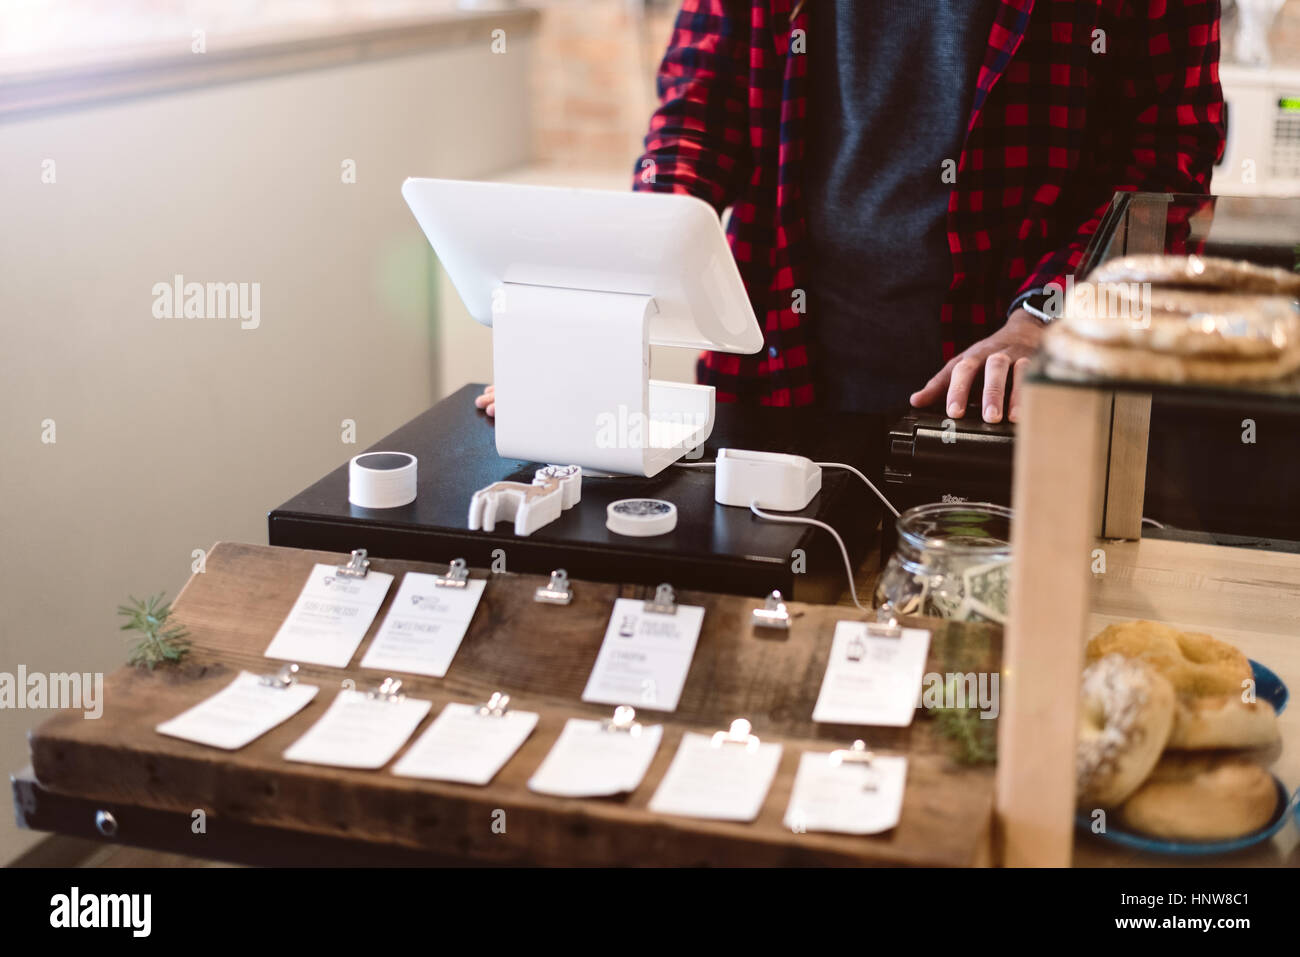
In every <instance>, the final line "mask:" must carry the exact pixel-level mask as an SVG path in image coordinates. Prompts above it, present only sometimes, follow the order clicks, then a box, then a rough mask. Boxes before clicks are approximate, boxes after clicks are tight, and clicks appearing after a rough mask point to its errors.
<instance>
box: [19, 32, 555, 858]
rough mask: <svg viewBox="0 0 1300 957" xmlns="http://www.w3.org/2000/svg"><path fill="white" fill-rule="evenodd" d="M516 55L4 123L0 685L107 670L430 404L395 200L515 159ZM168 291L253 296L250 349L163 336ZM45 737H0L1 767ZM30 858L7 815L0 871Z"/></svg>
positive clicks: (428, 343)
mask: <svg viewBox="0 0 1300 957" xmlns="http://www.w3.org/2000/svg"><path fill="white" fill-rule="evenodd" d="M529 46H530V44H528V43H527V42H525V41H522V40H521V41H518V42H517V43H512V47H511V53H510V55H509V56H493V55H492V54H491V53H490V51H489V50H488V48H487V45H486V43H485V44H484V45H483V47H482V48H481V49H480V48H477V47H475V48H474V49H469V48H465V49H459V48H458V49H450V50H440V51H433V52H430V53H427V54H421V55H418V56H406V57H401V58H396V59H390V60H383V61H377V62H370V63H363V64H358V65H352V66H347V67H339V68H330V69H325V70H318V71H311V72H305V73H299V74H293V75H286V76H280V77H275V78H270V79H260V80H256V81H250V82H247V83H239V84H231V85H226V86H217V87H213V88H208V89H203V90H199V91H192V92H184V93H177V94H169V95H164V96H158V97H150V98H142V99H137V100H133V101H127V102H122V103H117V104H113V105H110V106H103V107H95V108H91V109H81V110H72V111H66V112H60V113H56V114H52V115H48V116H40V117H37V118H30V119H23V120H19V121H10V122H5V123H0V395H2V396H3V404H2V407H0V412H2V414H0V456H2V458H0V671H7V672H10V673H12V672H14V671H16V669H17V666H18V665H19V664H23V665H26V667H27V668H28V669H29V671H69V670H76V671H111V670H112V669H114V668H115V667H117V666H119V665H121V664H122V663H123V662H124V661H125V648H126V645H125V642H124V638H123V635H122V634H121V633H120V632H119V631H118V630H117V629H118V620H117V619H116V617H115V615H114V610H115V608H116V606H117V605H118V604H119V603H120V602H122V601H123V600H124V599H125V598H126V597H127V595H128V594H134V595H137V596H142V595H145V594H146V593H150V592H156V591H160V590H165V591H166V592H167V593H168V594H169V595H172V596H174V595H175V594H176V592H177V591H178V590H179V588H180V587H181V585H182V584H183V583H184V582H185V580H186V578H187V577H188V576H189V574H190V562H191V558H190V553H191V550H192V549H196V548H207V547H208V546H210V545H211V544H212V543H213V542H214V541H216V540H218V539H225V540H238V541H250V542H264V541H265V540H266V517H265V516H266V512H267V510H269V509H270V508H273V507H275V506H276V505H278V504H279V503H280V502H281V501H283V500H284V499H286V498H288V497H289V496H290V495H292V494H293V493H295V492H297V491H298V490H299V489H301V488H302V487H304V486H305V485H307V484H308V483H310V482H312V481H314V480H315V479H316V478H318V477H319V476H320V475H322V474H324V473H325V472H326V471H328V470H329V469H332V468H334V467H335V466H337V465H338V464H340V463H341V462H343V461H345V460H346V458H347V457H349V456H350V455H352V454H355V452H356V450H357V449H358V448H359V447H363V446H365V445H367V444H369V443H371V442H373V441H375V440H376V439H378V438H380V437H382V436H383V435H385V434H386V433H387V432H389V431H390V430H392V429H393V428H395V427H396V426H398V425H400V424H401V423H403V422H404V421H406V420H407V419H409V418H410V417H411V416H413V415H415V414H416V413H418V412H420V411H421V410H423V409H424V408H426V407H427V406H428V405H429V404H430V402H431V401H432V400H434V399H435V398H437V397H438V396H439V395H440V394H441V390H440V388H439V384H440V383H439V373H438V370H439V368H440V363H441V362H442V360H441V357H440V355H439V353H440V351H441V350H440V347H439V346H438V343H437V338H436V334H435V332H434V331H433V325H434V321H435V320H434V316H433V313H434V311H435V310H434V308H433V307H434V303H435V302H436V300H437V292H436V289H437V284H438V280H437V279H436V276H435V274H434V272H433V269H432V257H431V254H430V252H429V250H428V248H427V244H426V242H425V240H424V237H423V236H422V234H421V233H420V231H419V229H418V228H417V226H416V225H415V222H414V220H413V219H412V218H411V216H410V214H409V212H408V211H407V209H406V207H405V204H404V203H403V202H402V200H401V196H400V194H399V192H398V190H399V187H400V184H401V181H402V179H403V178H404V177H406V176H408V175H437V176H450V177H473V178H479V177H484V176H487V175H490V174H492V173H494V172H496V171H498V170H501V169H505V168H514V167H518V166H520V165H522V164H524V163H525V162H526V161H527V158H528V153H527V143H528V132H529V131H528V97H527V95H526V83H527V73H528V61H529V58H530V52H529ZM46 159H52V160H53V161H54V162H55V173H56V177H57V179H56V182H55V183H54V184H43V183H42V182H41V174H42V163H43V161H44V160H46ZM345 159H353V160H355V161H356V168H357V182H356V184H355V185H345V184H343V183H342V182H341V176H340V173H341V163H342V162H343V161H344V160H345ZM176 273H181V274H183V275H184V276H185V277H186V279H187V280H194V281H202V282H206V281H223V282H224V281H229V282H250V283H251V282H258V283H260V284H261V326H260V328H258V329H256V330H241V329H240V328H239V327H238V324H237V323H236V322H235V321H233V320H220V319H202V320H183V319H155V318H154V317H153V315H152V313H151V307H152V304H153V294H152V291H151V290H152V287H153V284H154V283H157V282H167V281H170V279H171V277H172V276H173V275H174V274H176ZM454 384H456V383H450V385H454ZM345 418H351V419H354V420H355V421H356V423H357V436H356V441H357V445H356V446H347V445H344V444H343V443H342V442H341V439H340V422H341V420H343V419H345ZM45 419H53V420H54V422H55V427H56V437H57V441H56V442H55V443H54V444H44V443H43V442H42V422H43V420H45ZM106 708H107V710H109V711H111V709H112V701H111V699H110V700H109V701H108V702H107V704H106ZM39 720H40V714H39V713H36V712H29V711H0V769H4V770H13V769H18V768H21V767H22V766H23V765H25V764H26V763H27V751H26V742H25V731H26V729H27V728H28V727H30V726H32V725H33V724H35V723H37V722H38V721H39ZM8 800H9V798H8V795H7V793H6V797H5V801H6V802H8ZM34 839H35V836H33V835H30V834H28V833H26V832H20V831H18V830H17V829H15V828H14V827H13V825H12V817H11V815H10V814H9V813H8V811H7V810H6V811H4V812H0V862H3V861H6V860H9V859H11V858H12V857H13V856H15V855H16V854H17V853H19V852H20V851H21V850H23V849H24V848H25V847H27V846H28V845H29V844H30V843H32V842H33V841H34Z"/></svg>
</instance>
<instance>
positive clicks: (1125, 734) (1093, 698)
mask: <svg viewBox="0 0 1300 957" xmlns="http://www.w3.org/2000/svg"><path fill="white" fill-rule="evenodd" d="M1173 723H1174V689H1173V688H1172V686H1171V685H1170V684H1169V681H1168V680H1167V679H1166V678H1165V677H1164V676H1163V675H1161V674H1160V673H1159V672H1158V671H1156V670H1155V669H1154V668H1152V667H1151V666H1150V665H1148V664H1147V663H1146V662H1143V661H1140V660H1138V659H1134V658H1125V657H1124V656H1122V655H1107V656H1106V657H1104V658H1101V659H1100V660H1098V661H1095V662H1093V663H1092V664H1091V665H1089V666H1088V667H1087V668H1085V669H1084V671H1083V688H1082V691H1081V701H1080V707H1079V743H1078V747H1077V749H1076V752H1075V773H1076V776H1077V779H1078V796H1079V804H1080V806H1082V807H1114V806H1115V805H1118V804H1120V803H1122V802H1123V801H1124V799H1125V798H1127V797H1128V796H1129V795H1130V794H1132V793H1133V792H1134V791H1136V790H1137V789H1138V787H1139V786H1141V784H1142V782H1143V781H1145V780H1146V778H1147V775H1149V774H1150V773H1151V769H1152V768H1153V767H1155V765H1156V762H1157V761H1158V760H1160V752H1162V751H1163V750H1164V748H1165V742H1166V741H1168V740H1169V732H1170V730H1171V728H1172V727H1173Z"/></svg>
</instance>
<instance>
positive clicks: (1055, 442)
mask: <svg viewBox="0 0 1300 957" xmlns="http://www.w3.org/2000/svg"><path fill="white" fill-rule="evenodd" d="M1025 390H1026V391H1025V398H1024V401H1023V404H1022V406H1021V416H1020V423H1019V426H1018V428H1017V439H1016V453H1015V478H1014V487H1013V488H1012V507H1013V510H1014V512H1015V518H1014V521H1013V523H1012V531H1011V545H1012V568H1011V594H1010V606H1009V608H1008V617H1007V627H1006V635H1005V639H1004V642H1005V644H1004V649H1003V672H1002V680H1001V689H1002V690H1001V694H1002V702H1001V705H1002V714H1001V719H1000V721H999V728H998V767H997V783H996V824H997V835H998V845H997V846H998V850H999V851H1000V858H999V863H1001V864H1003V865H1005V866H1008V867H1034V866H1042V867H1065V866H1068V865H1069V863H1070V854H1071V846H1072V843H1073V818H1074V803H1075V790H1074V784H1075V770H1074V752H1075V740H1076V735H1077V733H1078V732H1077V725H1078V706H1079V675H1080V672H1081V669H1082V664H1083V645H1084V641H1085V635H1086V628H1087V618H1088V605H1089V594H1090V589H1091V573H1090V571H1089V557H1090V552H1091V549H1092V548H1093V546H1094V543H1095V541H1096V539H1095V536H1096V533H1097V530H1098V528H1099V527H1100V525H1099V522H1100V518H1101V504H1102V493H1103V491H1104V489H1105V481H1104V479H1105V476H1104V474H1103V473H1104V470H1105V468H1106V464H1107V456H1106V451H1107V444H1106V443H1107V432H1108V430H1109V426H1110V417H1111V405H1112V403H1111V396H1110V395H1109V394H1108V393H1104V392H1099V391H1097V390H1095V389H1081V388H1070V387H1063V386H1053V385H1044V384H1041V383H1036V382H1027V383H1026V384H1025Z"/></svg>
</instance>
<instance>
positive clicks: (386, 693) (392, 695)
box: [341, 678, 406, 701]
mask: <svg viewBox="0 0 1300 957" xmlns="http://www.w3.org/2000/svg"><path fill="white" fill-rule="evenodd" d="M341 684H342V685H343V687H344V689H345V690H347V691H356V690H357V683H356V682H355V681H353V680H352V679H351V678H344V679H343V681H342V682H341ZM366 697H367V698H371V699H374V700H376V701H380V700H384V701H401V700H402V699H403V698H405V697H406V695H404V694H402V681H401V679H400V678H385V679H384V680H383V681H381V682H379V685H378V686H377V687H374V688H371V689H370V690H369V691H367V692H366Z"/></svg>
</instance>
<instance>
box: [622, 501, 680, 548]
mask: <svg viewBox="0 0 1300 957" xmlns="http://www.w3.org/2000/svg"><path fill="white" fill-rule="evenodd" d="M605 527H606V528H608V529H609V530H610V531H611V532H613V533H614V534H615V535H630V536H632V537H633V538H649V537H651V536H653V535H667V534H668V533H669V532H671V531H672V530H673V529H674V528H676V527H677V506H676V505H674V504H673V503H672V502H665V501H664V500H663V499H658V498H624V499H619V500H618V501H617V502H610V503H609V506H608V507H607V508H606V509H605Z"/></svg>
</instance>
